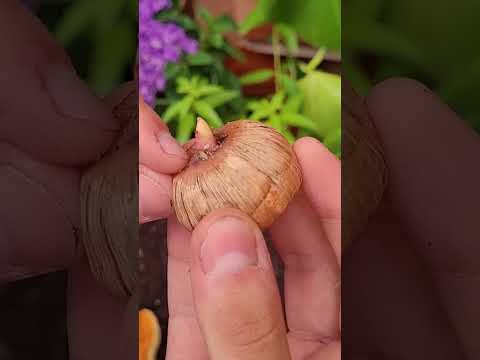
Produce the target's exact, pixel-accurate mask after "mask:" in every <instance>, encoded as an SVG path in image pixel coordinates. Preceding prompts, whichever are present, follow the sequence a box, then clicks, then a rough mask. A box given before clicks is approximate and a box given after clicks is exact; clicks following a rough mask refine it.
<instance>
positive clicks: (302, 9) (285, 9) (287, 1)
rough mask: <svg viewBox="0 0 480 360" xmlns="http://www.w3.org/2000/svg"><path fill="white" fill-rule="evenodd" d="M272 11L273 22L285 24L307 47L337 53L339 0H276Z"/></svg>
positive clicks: (338, 43)
mask: <svg viewBox="0 0 480 360" xmlns="http://www.w3.org/2000/svg"><path fill="white" fill-rule="evenodd" d="M272 12H273V22H274V23H280V22H282V23H285V24H288V25H289V26H291V27H292V28H293V29H295V31H296V32H297V34H298V35H299V37H300V38H302V39H303V40H305V41H306V42H308V43H309V44H311V45H313V46H315V47H318V48H319V47H327V48H328V49H334V50H340V47H341V46H340V45H341V2H340V0H297V1H291V0H276V1H275V4H274V6H273V8H272Z"/></svg>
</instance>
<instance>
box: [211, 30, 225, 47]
mask: <svg viewBox="0 0 480 360" xmlns="http://www.w3.org/2000/svg"><path fill="white" fill-rule="evenodd" d="M208 42H209V43H210V44H211V45H212V46H213V47H214V48H217V49H220V48H221V47H222V46H223V45H224V44H225V41H224V40H223V36H222V34H219V33H213V34H211V35H210V36H209V37H208Z"/></svg>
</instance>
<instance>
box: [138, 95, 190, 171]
mask: <svg viewBox="0 0 480 360" xmlns="http://www.w3.org/2000/svg"><path fill="white" fill-rule="evenodd" d="M139 112H140V124H139V130H140V135H139V136H140V153H139V156H140V164H142V165H144V166H146V167H149V168H150V169H152V170H153V171H156V172H159V173H163V174H172V173H176V172H178V171H180V170H181V169H182V168H183V167H184V166H185V164H186V163H187V154H186V153H185V151H184V150H183V148H182V147H181V146H180V144H178V143H177V141H176V140H175V139H174V138H173V137H172V136H171V135H170V133H169V131H168V128H167V126H166V125H165V124H164V123H162V122H161V120H160V118H159V117H158V115H157V114H156V113H155V112H154V111H153V110H152V109H151V108H150V107H149V106H148V105H147V104H145V102H144V101H143V100H141V99H140V102H139Z"/></svg>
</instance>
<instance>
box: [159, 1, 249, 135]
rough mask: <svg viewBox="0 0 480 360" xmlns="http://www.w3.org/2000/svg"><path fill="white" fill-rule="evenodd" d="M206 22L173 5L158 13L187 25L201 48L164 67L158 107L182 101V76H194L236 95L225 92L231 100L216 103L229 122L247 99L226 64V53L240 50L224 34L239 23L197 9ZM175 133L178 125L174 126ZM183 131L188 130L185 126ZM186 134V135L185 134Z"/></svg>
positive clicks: (234, 53)
mask: <svg viewBox="0 0 480 360" xmlns="http://www.w3.org/2000/svg"><path fill="white" fill-rule="evenodd" d="M198 13H199V16H200V18H201V19H202V20H203V22H204V24H203V25H202V26H200V25H198V24H196V23H195V22H194V21H193V20H192V19H190V18H189V17H187V16H185V15H183V14H182V13H181V12H180V10H179V9H178V8H174V7H173V8H171V9H169V10H168V11H166V12H162V13H161V14H160V15H159V16H160V17H161V19H162V20H164V21H165V20H168V21H171V22H175V23H177V24H182V26H184V28H185V30H186V32H187V34H189V35H190V36H192V37H195V38H197V39H198V43H199V49H198V51H197V52H196V53H195V54H189V55H187V56H184V57H182V58H181V59H180V60H179V62H178V63H170V64H168V65H167V66H166V68H165V79H166V81H167V85H166V87H165V90H164V92H163V93H161V94H159V96H158V98H157V101H156V111H157V112H158V113H160V114H162V113H165V111H166V109H167V107H169V106H171V105H172V104H175V103H176V102H177V101H180V100H181V99H182V98H183V97H184V96H183V94H180V93H179V92H178V86H177V85H178V81H177V79H179V78H187V79H193V78H194V77H198V78H202V79H208V84H209V85H213V86H218V87H221V88H223V89H228V92H227V94H228V93H230V92H232V93H233V92H234V93H235V94H236V96H232V97H231V98H230V97H229V96H226V98H228V101H223V102H221V104H218V105H216V106H215V108H216V112H217V114H218V116H219V117H220V118H221V119H222V120H223V122H227V121H230V120H233V119H235V118H238V117H240V116H241V115H242V114H243V113H244V111H245V99H244V98H243V96H242V93H241V86H242V85H241V83H240V81H239V79H238V78H237V77H236V76H235V75H234V74H233V73H232V72H231V71H230V70H228V69H227V68H226V67H225V65H224V60H225V58H226V57H227V56H234V57H236V58H241V54H240V53H239V52H238V50H236V49H234V48H233V47H232V46H231V45H230V44H229V43H228V42H227V41H226V40H225V34H226V33H227V32H230V31H235V30H236V25H235V23H234V22H233V20H232V19H231V18H229V17H228V16H220V17H217V18H215V17H213V16H212V15H211V14H210V13H209V12H208V11H207V10H205V9H199V10H198ZM203 81H204V80H203ZM171 130H172V132H173V133H176V131H177V128H176V127H175V126H172V127H171ZM182 133H185V131H184V130H182ZM182 136H183V135H182Z"/></svg>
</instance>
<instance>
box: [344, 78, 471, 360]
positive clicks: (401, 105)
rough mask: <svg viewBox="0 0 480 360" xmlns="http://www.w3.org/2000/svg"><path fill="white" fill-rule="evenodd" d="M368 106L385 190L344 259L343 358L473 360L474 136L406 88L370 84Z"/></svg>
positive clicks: (420, 90) (408, 83)
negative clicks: (377, 138)
mask: <svg viewBox="0 0 480 360" xmlns="http://www.w3.org/2000/svg"><path fill="white" fill-rule="evenodd" d="M366 105H367V106H368V109H369V111H370V114H371V115H372V119H373V121H374V123H375V125H376V127H377V129H378V133H379V135H380V137H381V140H382V143H383V146H384V150H385V158H386V162H387V166H388V168H389V187H388V189H387V193H386V195H385V196H384V200H383V203H382V204H381V206H380V208H379V209H378V211H377V213H376V214H375V216H374V217H373V218H372V220H371V222H370V224H369V225H368V228H367V229H366V231H365V232H364V233H363V234H362V235H361V236H360V237H359V238H358V239H356V240H354V242H353V244H352V247H351V249H349V250H348V251H347V252H346V253H345V254H344V267H343V274H342V275H343V288H342V291H343V295H344V296H343V299H344V304H343V308H344V309H348V314H346V315H345V316H344V317H343V319H344V321H343V327H344V331H343V341H344V343H348V344H349V346H345V347H344V351H343V354H342V355H343V356H345V358H346V359H376V358H382V359H400V360H401V359H409V360H415V359H426V358H428V359H479V358H480V344H479V342H478V334H480V312H479V311H478V299H479V297H480V278H479V274H480V257H479V256H478V254H479V253H480V242H479V241H478V240H479V236H478V234H479V232H478V214H479V211H478V210H479V204H480V192H479V191H478V184H480V167H479V166H478V154H479V153H480V137H479V136H478V134H476V133H475V132H474V131H473V130H472V129H470V128H468V127H467V126H466V124H465V122H464V121H462V120H461V119H460V118H459V117H458V116H457V115H456V114H455V113H454V112H452V111H451V110H450V109H449V108H448V107H447V106H446V105H445V104H443V103H442V102H441V101H440V100H439V99H438V97H437V96H436V95H434V94H433V93H432V92H431V91H429V90H428V89H426V88H425V87H424V86H423V85H421V84H419V83H417V82H415V81H412V80H406V79H392V80H388V81H386V82H384V83H382V84H380V85H378V86H377V87H376V88H375V89H373V91H372V92H371V93H370V94H369V96H368V97H367V99H366ZM346 166H348V164H347V165H346Z"/></svg>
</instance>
